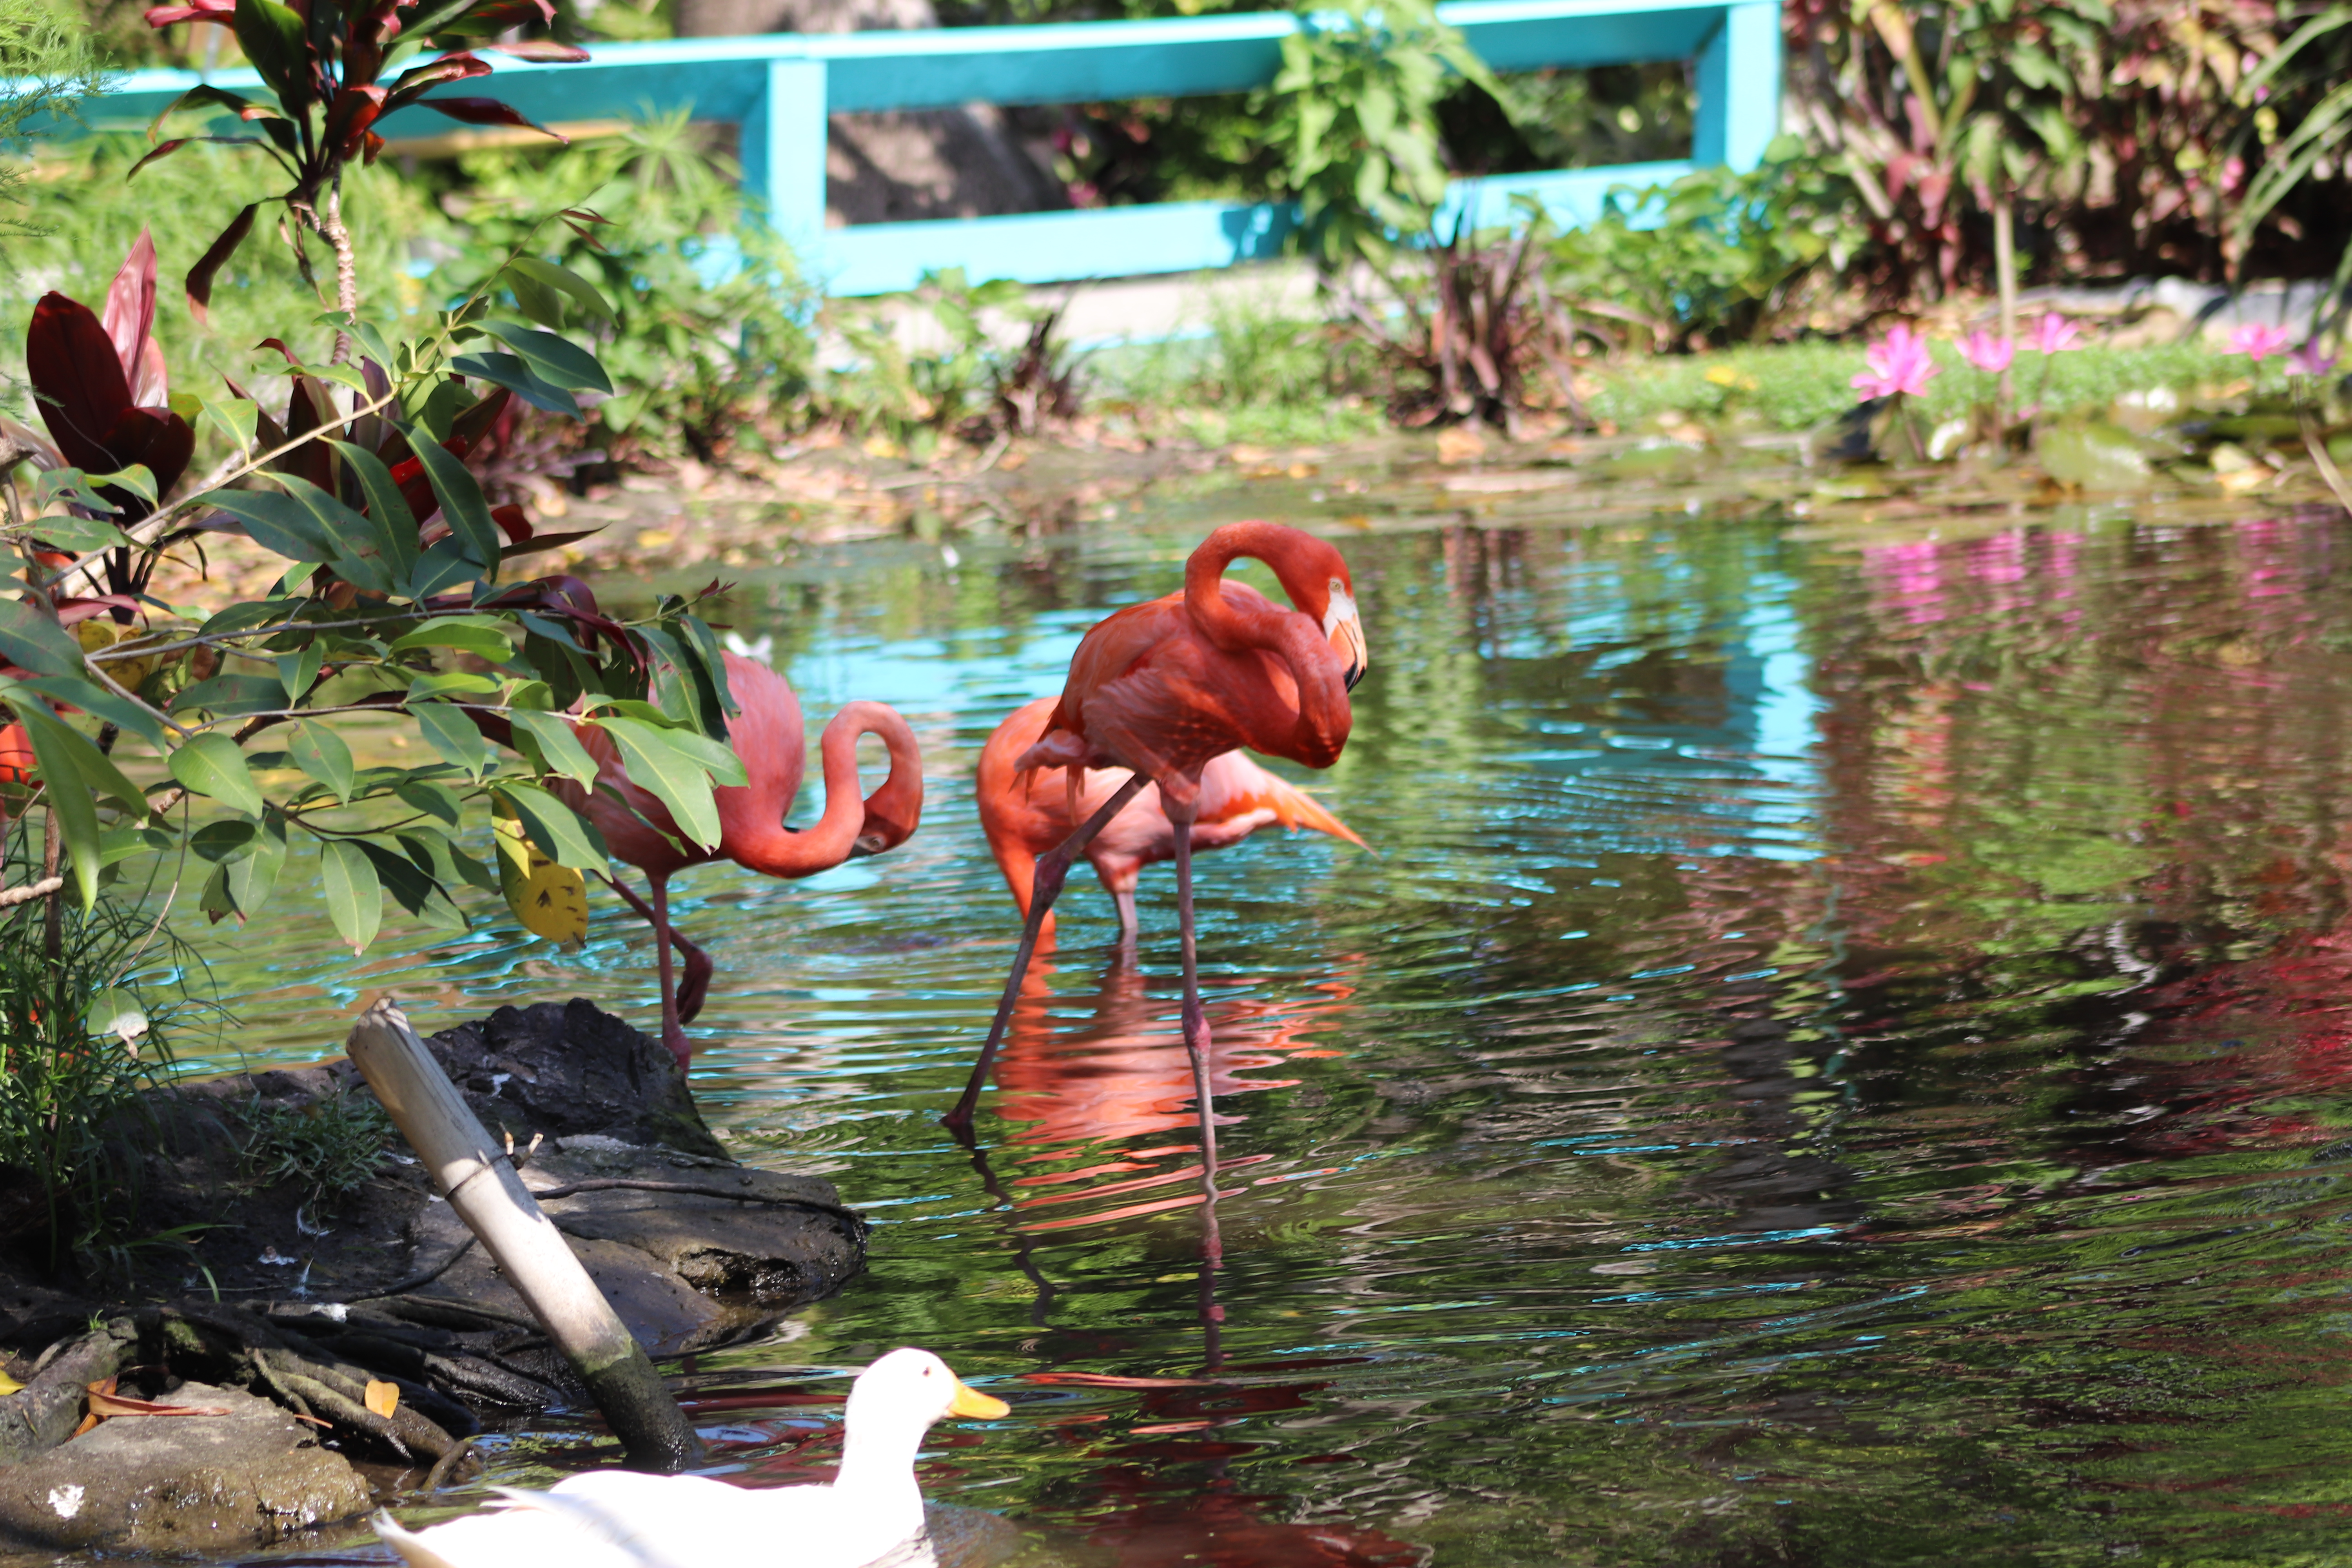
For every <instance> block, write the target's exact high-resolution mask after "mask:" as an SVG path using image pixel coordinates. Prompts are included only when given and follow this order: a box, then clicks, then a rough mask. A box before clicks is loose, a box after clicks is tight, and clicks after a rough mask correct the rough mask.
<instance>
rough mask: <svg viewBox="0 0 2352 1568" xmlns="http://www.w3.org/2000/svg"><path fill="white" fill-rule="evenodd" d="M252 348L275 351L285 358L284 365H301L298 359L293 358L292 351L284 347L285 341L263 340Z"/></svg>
mask: <svg viewBox="0 0 2352 1568" xmlns="http://www.w3.org/2000/svg"><path fill="white" fill-rule="evenodd" d="M253 346H254V347H255V348H257V349H276V350H277V351H278V353H281V354H283V355H285V356H286V363H288V364H300V363H302V362H301V361H300V360H299V359H297V358H296V357H295V355H294V351H293V350H292V349H289V348H288V347H287V346H286V340H285V339H283V338H264V339H262V340H261V341H260V342H257V343H256V344H254V345H253Z"/></svg>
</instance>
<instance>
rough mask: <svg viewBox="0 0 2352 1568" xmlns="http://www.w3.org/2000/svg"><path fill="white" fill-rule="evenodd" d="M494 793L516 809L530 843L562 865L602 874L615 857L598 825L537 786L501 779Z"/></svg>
mask: <svg viewBox="0 0 2352 1568" xmlns="http://www.w3.org/2000/svg"><path fill="white" fill-rule="evenodd" d="M490 793H491V794H492V795H496V796H498V797H499V799H501V800H503V801H505V802H506V803H507V804H508V805H511V806H513V807H514V810H515V815H516V816H518V817H520V818H521V820H522V826H523V831H524V832H526V833H528V834H530V841H531V842H532V843H533V844H536V845H538V846H539V847H541V849H543V850H545V851H546V852H547V855H548V857H549V858H551V859H552V860H553V861H554V862H555V863H556V864H557V865H559V866H569V867H571V868H572V869H573V870H575V871H601V870H603V869H604V867H605V865H606V863H607V862H608V861H609V860H610V858H611V854H610V851H608V850H607V849H606V848H605V847H604V835H603V834H601V833H599V832H597V831H596V825H595V824H594V823H593V822H591V821H589V820H588V819H587V818H586V817H584V816H581V815H580V814H579V813H578V812H576V811H574V810H572V808H571V807H570V806H568V805H564V804H563V802H562V801H561V800H558V799H557V798H556V797H555V796H554V795H551V794H550V793H548V792H547V791H546V790H543V789H541V788H540V787H539V786H538V785H537V784H516V783H514V782H512V781H510V780H504V779H501V780H500V781H499V782H498V783H497V784H492V785H491V786H490Z"/></svg>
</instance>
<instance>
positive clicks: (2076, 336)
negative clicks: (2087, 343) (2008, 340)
mask: <svg viewBox="0 0 2352 1568" xmlns="http://www.w3.org/2000/svg"><path fill="white" fill-rule="evenodd" d="M2033 346H2034V348H2035V350H2036V351H2037V352H2039V353H2045V354H2057V353H2065V352H2066V351H2067V350H2068V349H2078V348H2081V347H2082V346H2083V329H2082V328H2080V327H2078V326H2076V325H2075V324H2074V322H2072V321H2068V320H2067V319H2066V318H2065V317H2063V316H2062V315H2060V314H2059V313H2058V312H2057V311H2055V310H2052V311H2050V312H2049V313H2047V314H2046V315H2044V316H2043V317H2042V319H2041V320H2040V321H2036V322H2034V323H2033Z"/></svg>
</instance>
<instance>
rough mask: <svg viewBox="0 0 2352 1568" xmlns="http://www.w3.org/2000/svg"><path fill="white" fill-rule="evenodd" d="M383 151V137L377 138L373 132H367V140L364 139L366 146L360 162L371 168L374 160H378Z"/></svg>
mask: <svg viewBox="0 0 2352 1568" xmlns="http://www.w3.org/2000/svg"><path fill="white" fill-rule="evenodd" d="M383 149H384V140H383V137H381V136H379V135H377V134H376V133H375V132H373V131H371V132H368V133H367V139H366V144H365V154H364V156H363V158H362V162H363V163H367V164H368V165H369V166H370V167H373V165H374V163H375V161H376V159H377V158H379V157H381V156H382V155H383Z"/></svg>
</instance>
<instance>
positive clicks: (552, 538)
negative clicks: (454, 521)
mask: <svg viewBox="0 0 2352 1568" xmlns="http://www.w3.org/2000/svg"><path fill="white" fill-rule="evenodd" d="M490 515H491V516H492V517H496V516H497V515H498V513H496V512H492V513H491V514H490ZM602 532H604V530H603V529H601V528H582V529H575V530H573V531H572V532H570V533H534V534H532V535H531V536H530V539H529V540H528V541H527V542H524V543H521V544H509V545H508V546H507V547H506V548H505V549H504V550H501V551H499V560H501V561H511V560H513V559H514V558H515V557H516V556H518V555H536V554H538V553H539V552H541V551H542V550H561V549H562V548H563V546H565V545H567V544H577V543H579V542H581V541H582V540H583V539H593V538H595V537H596V536H597V535H598V534H600V533H602Z"/></svg>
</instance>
